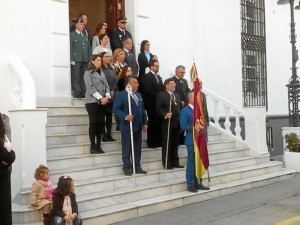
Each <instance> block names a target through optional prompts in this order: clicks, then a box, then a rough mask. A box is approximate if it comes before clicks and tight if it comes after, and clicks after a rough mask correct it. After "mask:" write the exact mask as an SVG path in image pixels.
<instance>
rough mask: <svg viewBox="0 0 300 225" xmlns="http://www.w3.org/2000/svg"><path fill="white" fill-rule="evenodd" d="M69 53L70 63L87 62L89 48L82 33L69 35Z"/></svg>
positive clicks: (85, 36)
mask: <svg viewBox="0 0 300 225" xmlns="http://www.w3.org/2000/svg"><path fill="white" fill-rule="evenodd" d="M70 51H71V54H70V56H71V58H70V59H71V62H72V61H75V62H89V60H90V56H91V47H90V43H89V39H88V36H87V35H86V34H85V33H83V35H82V36H81V34H78V33H77V32H76V31H73V32H71V33H70Z"/></svg>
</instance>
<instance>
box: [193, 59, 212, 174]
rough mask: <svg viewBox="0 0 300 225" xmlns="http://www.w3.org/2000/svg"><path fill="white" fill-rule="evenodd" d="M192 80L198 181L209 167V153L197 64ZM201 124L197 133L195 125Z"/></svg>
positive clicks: (194, 66)
mask: <svg viewBox="0 0 300 225" xmlns="http://www.w3.org/2000/svg"><path fill="white" fill-rule="evenodd" d="M191 80H192V81H193V84H194V120H193V121H194V127H193V137H194V152H195V170H196V177H197V179H198V180H200V178H201V177H202V175H203V174H204V173H205V172H206V170H207V169H208V166H209V159H208V151H207V142H206V134H205V132H206V131H205V125H206V124H205V123H206V122H205V115H204V110H203V104H202V96H201V90H200V83H199V79H198V73H197V68H196V64H195V63H193V65H192V69H191ZM196 124H200V125H201V126H203V127H204V129H202V130H201V131H200V133H197V132H196V130H195V125H196Z"/></svg>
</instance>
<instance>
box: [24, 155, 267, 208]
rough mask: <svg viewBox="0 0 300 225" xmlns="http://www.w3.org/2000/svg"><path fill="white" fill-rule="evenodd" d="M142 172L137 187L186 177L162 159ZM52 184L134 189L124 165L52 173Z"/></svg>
mask: <svg viewBox="0 0 300 225" xmlns="http://www.w3.org/2000/svg"><path fill="white" fill-rule="evenodd" d="M267 162H268V157H257V158H254V157H250V156H249V157H241V158H234V159H226V160H218V161H215V162H211V165H210V172H211V173H216V174H217V173H218V172H220V171H226V170H231V169H236V168H240V167H245V166H254V165H259V164H263V163H267ZM181 164H183V165H186V158H182V159H181ZM142 168H143V169H144V170H147V171H148V174H147V175H146V176H145V175H142V176H141V175H137V176H138V177H139V178H138V180H137V184H138V185H144V184H152V183H155V182H160V181H164V180H173V179H176V178H179V177H181V178H182V177H183V178H184V177H185V169H174V170H164V169H163V168H162V164H161V161H160V159H148V160H145V161H144V162H142ZM50 171H51V180H52V181H57V180H58V178H59V177H60V176H62V175H70V176H71V177H72V178H73V179H74V180H75V181H76V193H77V195H85V194H91V193H94V192H97V193H98V192H102V191H104V192H109V191H111V190H116V189H120V188H124V187H131V186H133V182H132V179H129V178H128V177H126V176H124V175H123V172H122V164H121V163H119V164H118V163H113V164H108V165H96V166H85V167H79V168H69V169H65V170H61V169H60V170H55V169H50ZM28 199H29V190H28V191H23V192H22V200H21V202H20V203H21V204H28Z"/></svg>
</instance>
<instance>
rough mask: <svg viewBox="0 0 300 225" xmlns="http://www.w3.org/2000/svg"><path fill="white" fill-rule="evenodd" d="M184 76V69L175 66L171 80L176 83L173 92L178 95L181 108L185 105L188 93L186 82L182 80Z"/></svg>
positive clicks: (180, 66)
mask: <svg viewBox="0 0 300 225" xmlns="http://www.w3.org/2000/svg"><path fill="white" fill-rule="evenodd" d="M184 75H185V67H184V66H182V65H179V66H177V67H176V69H175V76H174V77H173V79H174V81H175V83H176V88H175V91H176V92H177V93H178V94H179V95H180V98H181V107H184V106H186V105H187V94H188V93H189V91H190V89H189V85H188V83H187V80H186V79H184V78H183V77H184Z"/></svg>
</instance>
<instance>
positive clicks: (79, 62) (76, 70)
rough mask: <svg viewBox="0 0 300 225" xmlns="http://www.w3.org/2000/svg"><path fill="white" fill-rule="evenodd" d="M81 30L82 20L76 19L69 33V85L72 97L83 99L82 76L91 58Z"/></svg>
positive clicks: (86, 41) (87, 43)
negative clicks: (73, 28)
mask: <svg viewBox="0 0 300 225" xmlns="http://www.w3.org/2000/svg"><path fill="white" fill-rule="evenodd" d="M83 28H84V23H83V20H82V19H81V18H78V19H77V20H75V30H74V31H72V32H71V33H70V50H71V84H72V95H73V97H75V98H84V96H85V84H84V81H83V75H84V73H85V71H86V69H87V67H88V62H89V58H90V56H91V47H90V44H89V40H88V36H87V35H86V33H84V32H82V31H83Z"/></svg>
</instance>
